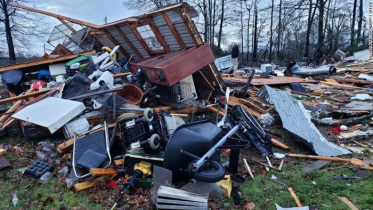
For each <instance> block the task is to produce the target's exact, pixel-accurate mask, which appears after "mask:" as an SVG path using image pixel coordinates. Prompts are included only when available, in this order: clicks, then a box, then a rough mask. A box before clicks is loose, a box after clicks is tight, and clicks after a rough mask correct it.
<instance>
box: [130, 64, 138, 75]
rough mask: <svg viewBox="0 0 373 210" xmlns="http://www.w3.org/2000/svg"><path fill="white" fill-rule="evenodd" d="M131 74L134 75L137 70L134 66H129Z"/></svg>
mask: <svg viewBox="0 0 373 210" xmlns="http://www.w3.org/2000/svg"><path fill="white" fill-rule="evenodd" d="M130 69H131V72H132V73H133V74H134V73H136V72H137V69H136V67H134V66H131V68H130Z"/></svg>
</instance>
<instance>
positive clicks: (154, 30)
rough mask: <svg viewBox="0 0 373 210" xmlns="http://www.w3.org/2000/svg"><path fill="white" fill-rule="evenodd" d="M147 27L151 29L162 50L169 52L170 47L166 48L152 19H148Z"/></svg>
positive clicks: (166, 45) (165, 43)
mask: <svg viewBox="0 0 373 210" xmlns="http://www.w3.org/2000/svg"><path fill="white" fill-rule="evenodd" d="M149 27H150V28H151V29H152V31H153V33H154V35H155V36H156V37H157V39H158V41H159V42H160V43H161V45H162V47H163V49H164V50H165V51H166V52H171V50H170V47H169V46H168V44H167V42H166V41H165V40H164V38H163V36H162V34H161V33H160V32H159V30H158V28H157V26H156V25H155V23H154V21H153V19H152V18H149Z"/></svg>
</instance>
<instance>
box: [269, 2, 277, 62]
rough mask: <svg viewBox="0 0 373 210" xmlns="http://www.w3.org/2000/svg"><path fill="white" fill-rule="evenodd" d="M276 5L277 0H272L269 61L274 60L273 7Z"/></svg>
mask: <svg viewBox="0 0 373 210" xmlns="http://www.w3.org/2000/svg"><path fill="white" fill-rule="evenodd" d="M274 7H275V0H272V5H271V25H270V28H269V33H270V37H269V58H268V59H269V61H272V45H273V9H274Z"/></svg>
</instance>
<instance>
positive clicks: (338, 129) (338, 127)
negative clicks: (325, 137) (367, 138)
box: [329, 125, 343, 135]
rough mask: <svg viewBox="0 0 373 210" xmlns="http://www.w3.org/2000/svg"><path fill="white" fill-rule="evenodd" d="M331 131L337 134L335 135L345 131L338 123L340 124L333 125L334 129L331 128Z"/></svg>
mask: <svg viewBox="0 0 373 210" xmlns="http://www.w3.org/2000/svg"><path fill="white" fill-rule="evenodd" d="M329 132H330V133H332V134H335V135H339V134H340V133H342V132H343V131H342V130H341V126H339V125H338V126H335V127H333V128H332V129H330V131H329Z"/></svg>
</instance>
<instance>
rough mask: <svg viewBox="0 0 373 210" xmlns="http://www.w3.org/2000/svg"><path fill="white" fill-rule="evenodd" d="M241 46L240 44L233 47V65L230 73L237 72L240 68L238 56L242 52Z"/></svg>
mask: <svg viewBox="0 0 373 210" xmlns="http://www.w3.org/2000/svg"><path fill="white" fill-rule="evenodd" d="M239 46H240V43H237V44H235V45H234V46H233V48H232V51H231V58H232V62H233V65H232V66H231V67H230V68H229V71H232V70H233V72H234V71H236V70H237V68H238V54H240V51H239V50H238V49H239Z"/></svg>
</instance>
